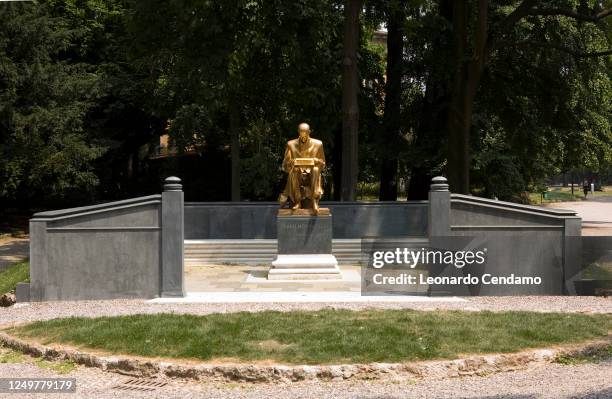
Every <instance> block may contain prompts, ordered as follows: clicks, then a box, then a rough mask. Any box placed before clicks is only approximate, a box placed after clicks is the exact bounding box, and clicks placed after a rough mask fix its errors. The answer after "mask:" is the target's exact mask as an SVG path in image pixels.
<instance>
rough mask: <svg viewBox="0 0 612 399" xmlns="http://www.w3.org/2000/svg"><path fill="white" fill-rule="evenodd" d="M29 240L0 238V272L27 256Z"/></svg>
mask: <svg viewBox="0 0 612 399" xmlns="http://www.w3.org/2000/svg"><path fill="white" fill-rule="evenodd" d="M29 251H30V240H28V239H27V238H15V237H7V238H0V272H1V271H2V270H5V269H7V268H8V267H9V266H10V265H12V264H13V263H15V262H20V261H22V260H24V259H26V258H27V257H28V256H29Z"/></svg>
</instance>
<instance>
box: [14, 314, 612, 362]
mask: <svg viewBox="0 0 612 399" xmlns="http://www.w3.org/2000/svg"><path fill="white" fill-rule="evenodd" d="M610 331H612V315H584V314H561V313H533V312H503V313H493V312H460V311H436V312H420V311H413V310H366V311H359V312H354V311H349V310H332V309H325V310H320V311H316V312H306V311H303V312H302V311H298V312H273V311H266V312H258V313H247V312H241V313H231V314H211V315H207V316H195V315H178V314H156V315H131V316H120V317H101V318H95V319H88V318H64V319H55V320H48V321H40V322H35V323H32V324H28V325H25V326H21V327H18V328H13V329H10V330H8V332H9V333H11V334H16V335H17V336H20V337H23V338H35V339H37V340H39V341H42V342H43V343H52V342H55V343H67V344H72V345H75V346H79V347H88V348H94V349H98V350H104V351H108V352H112V353H124V354H135V355H140V356H160V357H172V358H195V359H200V360H215V361H220V360H234V361H237V360H244V361H257V360H274V361H278V362H283V363H293V364H315V363H320V364H324V363H328V364H329V363H361V362H401V361H408V360H425V359H442V358H456V357H458V356H460V355H461V354H467V353H499V352H514V351H519V350H522V349H525V348H532V347H545V346H550V345H555V344H561V343H568V342H577V341H582V340H587V339H592V338H597V337H603V336H606V335H607V334H608V333H609V332H610Z"/></svg>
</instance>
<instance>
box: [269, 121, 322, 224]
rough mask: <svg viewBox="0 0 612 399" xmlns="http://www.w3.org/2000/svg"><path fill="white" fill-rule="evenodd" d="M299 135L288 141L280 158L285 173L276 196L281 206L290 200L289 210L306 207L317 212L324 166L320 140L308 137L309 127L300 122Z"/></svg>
mask: <svg viewBox="0 0 612 399" xmlns="http://www.w3.org/2000/svg"><path fill="white" fill-rule="evenodd" d="M298 133H299V137H298V138H297V139H293V140H289V141H288V142H287V148H286V149H285V157H284V159H283V170H284V171H285V172H287V173H288V176H287V185H286V186H285V190H284V191H283V193H282V194H281V195H280V198H279V200H280V202H281V206H282V205H283V204H284V203H285V202H286V201H287V198H289V199H290V200H291V203H292V208H291V209H293V210H297V209H301V208H302V207H306V206H308V205H307V203H308V202H310V206H311V207H312V211H313V213H314V214H315V215H318V213H319V200H320V199H321V196H322V195H323V188H322V183H321V170H322V169H323V167H324V166H325V155H324V154H323V143H322V142H321V141H320V140H316V139H313V138H311V137H310V126H308V124H307V123H300V125H299V126H298Z"/></svg>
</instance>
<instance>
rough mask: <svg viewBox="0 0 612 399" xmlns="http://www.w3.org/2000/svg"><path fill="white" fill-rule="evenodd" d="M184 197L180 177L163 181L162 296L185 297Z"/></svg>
mask: <svg viewBox="0 0 612 399" xmlns="http://www.w3.org/2000/svg"><path fill="white" fill-rule="evenodd" d="M183 204H184V196H183V186H182V185H181V179H179V178H178V177H174V176H172V177H168V178H166V180H165V181H164V191H163V193H162V206H161V233H162V236H161V257H162V270H161V296H162V297H183V296H185V289H184V286H183V260H184V241H185V240H184V234H185V233H184V231H185V228H184V224H185V221H184V218H185V216H184V209H183Z"/></svg>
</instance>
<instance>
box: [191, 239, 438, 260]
mask: <svg viewBox="0 0 612 399" xmlns="http://www.w3.org/2000/svg"><path fill="white" fill-rule="evenodd" d="M404 240H405V241H406V242H410V243H415V242H416V243H426V242H427V239H426V238H419V237H415V238H405V239H404ZM276 254H277V241H276V239H247V240H242V239H241V240H185V265H186V266H201V265H208V264H232V263H240V264H266V265H269V264H271V263H272V261H273V260H274V259H276ZM332 255H334V256H335V257H336V259H337V261H338V264H340V265H357V264H359V263H360V262H361V239H359V238H355V239H352V238H349V239H333V240H332Z"/></svg>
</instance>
